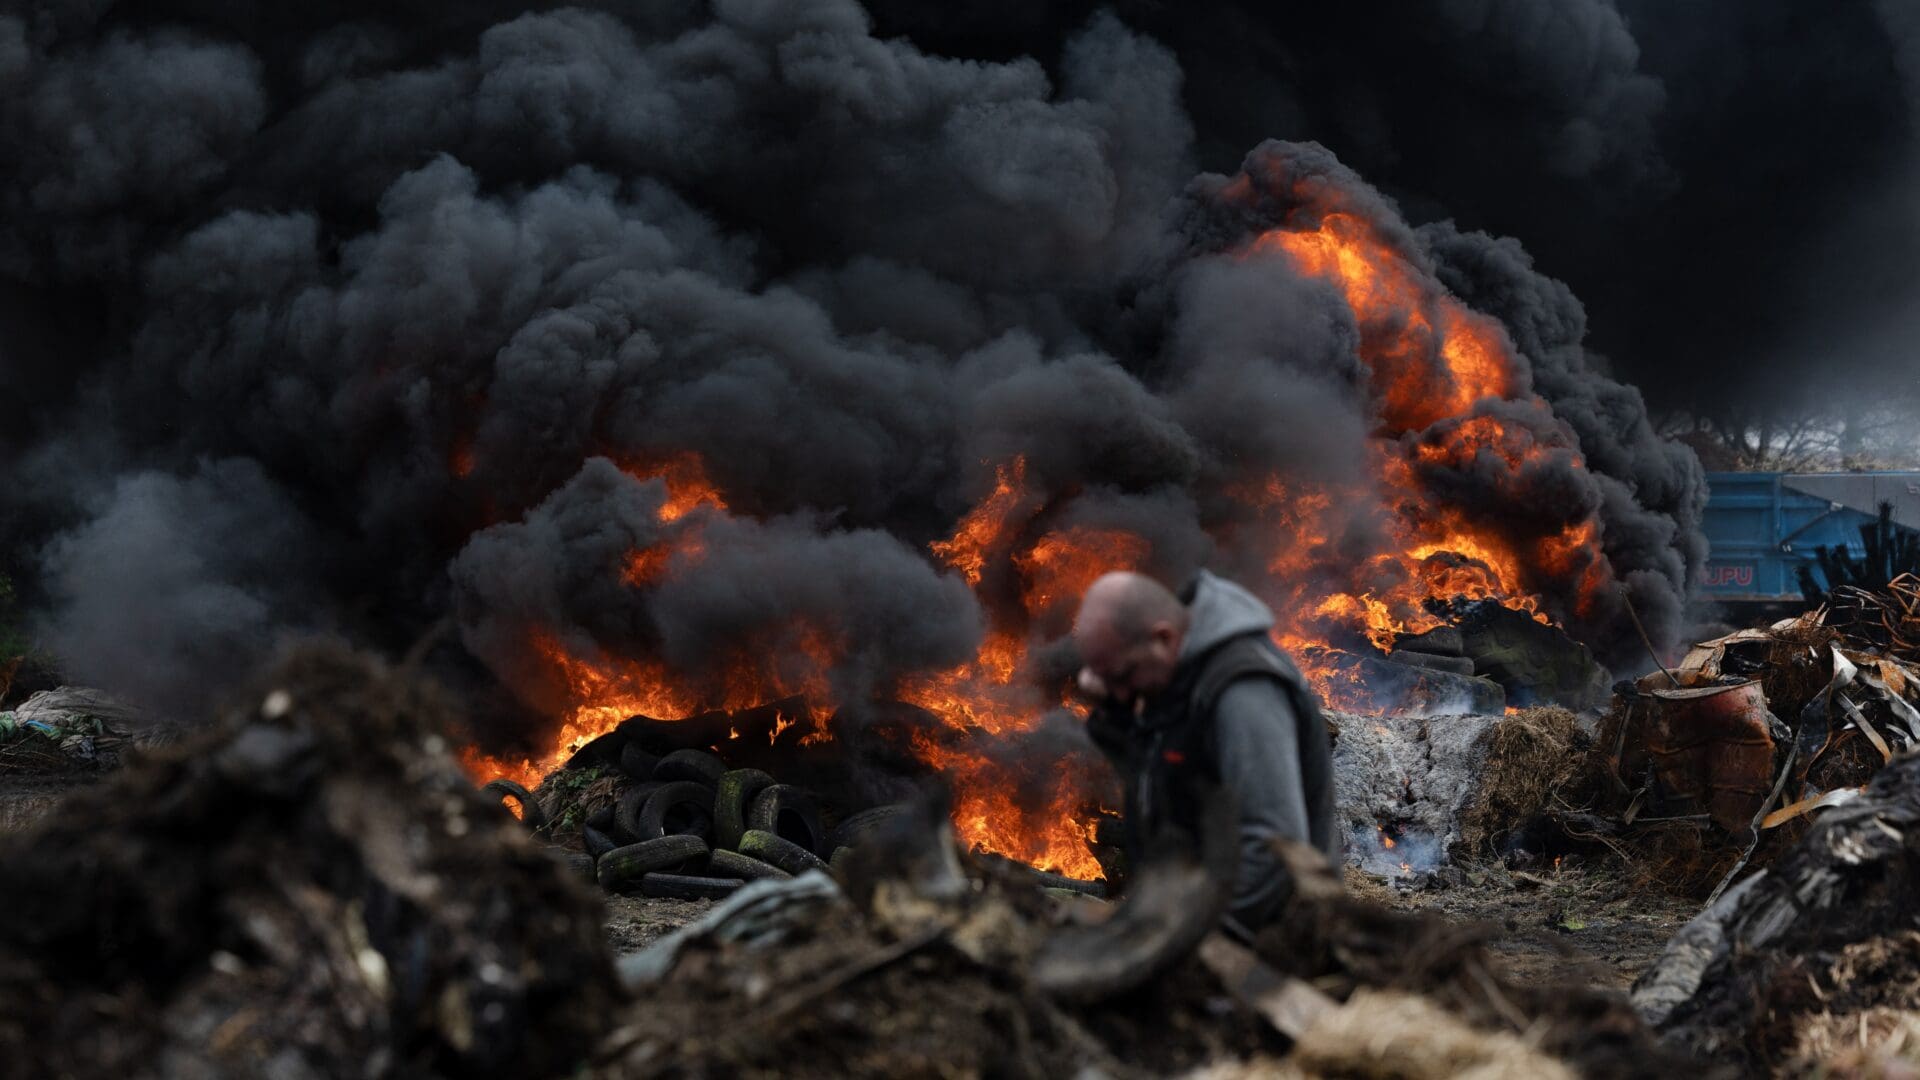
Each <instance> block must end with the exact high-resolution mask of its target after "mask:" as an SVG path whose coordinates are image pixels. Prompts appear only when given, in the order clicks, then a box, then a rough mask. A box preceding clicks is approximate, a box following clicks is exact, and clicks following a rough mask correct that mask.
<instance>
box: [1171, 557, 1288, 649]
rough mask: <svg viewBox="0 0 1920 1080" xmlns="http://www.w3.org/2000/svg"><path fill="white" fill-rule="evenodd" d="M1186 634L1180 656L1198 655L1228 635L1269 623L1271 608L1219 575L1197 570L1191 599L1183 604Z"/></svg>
mask: <svg viewBox="0 0 1920 1080" xmlns="http://www.w3.org/2000/svg"><path fill="white" fill-rule="evenodd" d="M1187 614H1188V620H1187V636H1186V640H1185V641H1183V642H1181V644H1180V659H1181V660H1188V659H1191V658H1192V657H1195V656H1198V655H1200V654H1201V653H1203V652H1206V651H1207V650H1208V649H1211V648H1213V647H1214V646H1215V645H1218V644H1220V643H1221V642H1222V641H1225V640H1227V639H1228V638H1230V637H1237V636H1239V635H1241V634H1245V633H1249V632H1251V631H1262V632H1264V631H1266V630H1268V629H1271V628H1272V626H1273V609H1272V608H1269V607H1268V606H1267V605H1265V604H1263V603H1261V602H1260V600H1259V598H1258V597H1255V596H1254V595H1253V594H1252V593H1250V592H1248V591H1247V590H1245V589H1243V588H1241V587H1240V586H1238V585H1235V584H1234V583H1233V582H1231V581H1228V580H1227V579H1225V578H1223V577H1218V576H1216V575H1214V574H1212V573H1209V572H1208V571H1205V570H1202V571H1200V575H1199V577H1198V578H1196V579H1195V581H1194V591H1193V600H1192V601H1191V602H1189V603H1188V604H1187Z"/></svg>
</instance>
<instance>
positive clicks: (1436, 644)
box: [1393, 626, 1467, 656]
mask: <svg viewBox="0 0 1920 1080" xmlns="http://www.w3.org/2000/svg"><path fill="white" fill-rule="evenodd" d="M1403 649H1404V650H1407V651H1410V652H1421V653H1427V654H1429V655H1433V656H1465V655H1466V654H1467V643H1466V639H1465V638H1463V637H1461V636H1460V631H1459V630H1457V629H1455V628H1454V627H1451V626H1436V627H1434V628H1433V629H1431V630H1426V631H1422V632H1421V633H1418V634H1396V635H1394V638H1393V651H1394V652H1399V651H1401V650H1403Z"/></svg>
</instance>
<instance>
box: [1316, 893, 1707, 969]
mask: <svg viewBox="0 0 1920 1080" xmlns="http://www.w3.org/2000/svg"><path fill="white" fill-rule="evenodd" d="M1442 877H1443V878H1444V881H1445V883H1444V884H1442V883H1440V882H1438V881H1436V882H1433V883H1431V884H1429V885H1427V886H1425V887H1420V888H1403V887H1395V886H1394V885H1393V884H1392V883H1391V882H1389V881H1388V880H1387V879H1384V878H1380V877H1376V876H1374V875H1372V874H1368V873H1365V872H1363V871H1360V870H1357V869H1353V868H1348V870H1347V874H1346V884H1347V889H1348V890H1349V891H1350V892H1352V893H1354V894H1356V895H1358V896H1361V897H1363V898H1365V899H1369V900H1373V901H1376V902H1378V903H1380V904H1383V905H1385V906H1387V907H1392V908H1397V909H1399V910H1402V911H1416V910H1422V909H1425V910H1431V911H1435V912H1438V913H1440V914H1442V915H1444V916H1446V917H1447V918H1448V919H1450V920H1453V921H1456V922H1462V923H1468V922H1484V923H1491V924H1493V926H1494V927H1495V928H1497V929H1498V931H1499V933H1498V934H1497V935H1496V936H1495V937H1493V938H1492V939H1491V940H1490V941H1489V942H1488V947H1489V948H1490V949H1491V950H1492V952H1493V953H1494V955H1495V956H1497V957H1498V958H1499V959H1500V961H1501V962H1502V963H1504V964H1505V965H1506V966H1507V968H1508V970H1510V971H1511V972H1512V973H1513V974H1514V975H1516V976H1521V977H1525V978H1528V979H1533V978H1537V979H1539V980H1540V981H1542V982H1576V983H1581V984H1584V985H1588V986H1594V987H1599V988H1603V989H1610V990H1621V991H1625V990H1626V989H1627V988H1628V987H1629V986H1631V985H1632V983H1633V980H1634V979H1635V978H1636V977H1637V976H1638V975H1639V974H1640V972H1642V971H1644V970H1645V969H1646V968H1647V967H1648V965H1650V964H1652V963H1653V961H1654V960H1655V959H1656V958H1658V957H1659V955H1660V952H1661V950H1662V949H1663V948H1665V947H1666V944H1667V939H1669V938H1671V937H1672V936H1673V934H1674V932H1675V931H1676V930H1678V929H1680V927H1682V926H1684V925H1685V924H1686V922H1687V920H1689V919H1691V918H1693V916H1694V915H1695V914H1696V913H1697V912H1698V911H1699V905H1698V904H1697V903H1696V902H1694V901H1691V900H1685V899H1678V898H1675V897H1672V896H1669V895H1666V894H1664V893H1660V892H1658V891H1657V890H1650V889H1646V888H1644V887H1641V886H1637V885H1634V884H1633V883H1631V882H1630V881H1629V880H1628V879H1626V878H1624V877H1622V876H1620V875H1618V874H1616V873H1612V872H1608V871H1606V870H1592V871H1589V870H1587V869H1584V868H1579V867H1565V868H1563V869H1559V870H1554V869H1545V870H1541V871H1538V872H1530V871H1520V872H1514V871H1509V870H1507V869H1506V868H1505V867H1502V866H1497V865H1496V866H1470V867H1458V868H1454V869H1451V870H1448V871H1446V872H1444V874H1443V875H1442Z"/></svg>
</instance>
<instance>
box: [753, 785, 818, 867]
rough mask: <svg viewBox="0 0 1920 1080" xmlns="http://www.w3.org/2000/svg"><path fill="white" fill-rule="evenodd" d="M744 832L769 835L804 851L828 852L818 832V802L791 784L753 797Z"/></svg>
mask: <svg viewBox="0 0 1920 1080" xmlns="http://www.w3.org/2000/svg"><path fill="white" fill-rule="evenodd" d="M747 828H749V829H759V830H760V831H761V832H769V833H772V834H773V835H775V836H778V837H780V838H781V839H783V840H786V841H787V842H789V843H791V844H794V845H796V846H798V847H799V848H801V849H802V850H804V851H808V852H816V851H825V850H831V849H829V848H828V847H827V846H826V843H827V835H826V833H825V832H824V831H823V830H822V829H821V828H820V803H819V801H818V800H816V799H815V798H814V797H813V795H812V794H810V793H809V792H807V791H806V790H805V789H804V788H797V787H794V786H793V785H792V784H775V785H773V786H772V787H770V788H768V789H766V790H765V791H762V792H761V793H760V794H759V795H756V796H754V800H753V805H752V806H750V807H748V808H747ZM742 850H745V849H744V848H743V849H742Z"/></svg>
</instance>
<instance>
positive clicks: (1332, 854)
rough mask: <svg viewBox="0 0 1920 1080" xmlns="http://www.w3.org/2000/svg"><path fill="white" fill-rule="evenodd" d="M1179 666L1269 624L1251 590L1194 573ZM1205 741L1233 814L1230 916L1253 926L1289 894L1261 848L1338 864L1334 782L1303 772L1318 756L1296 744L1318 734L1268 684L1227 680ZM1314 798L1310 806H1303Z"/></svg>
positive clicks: (1277, 865) (1269, 615) (1274, 861)
mask: <svg viewBox="0 0 1920 1080" xmlns="http://www.w3.org/2000/svg"><path fill="white" fill-rule="evenodd" d="M1187 611H1188V615H1189V620H1188V623H1187V634H1186V639H1185V640H1184V641H1183V642H1182V643H1181V646H1180V659H1181V660H1182V661H1183V662H1184V661H1187V660H1190V659H1192V658H1194V657H1197V656H1199V655H1200V654H1201V653H1204V652H1206V651H1207V650H1208V649H1211V648H1212V647H1214V646H1215V645H1218V644H1219V643H1220V642H1222V641H1225V640H1226V639H1228V638H1231V637H1236V636H1238V635H1241V634H1246V633H1250V632H1259V633H1263V634H1264V633H1266V632H1267V631H1268V630H1270V629H1272V627H1273V611H1272V610H1271V609H1270V608H1268V607H1267V605H1265V604H1263V603H1261V602H1260V601H1259V599H1258V598H1256V597H1255V596H1254V595H1253V594H1252V593H1250V592H1248V591H1247V590H1245V589H1243V588H1241V587H1240V586H1238V585H1235V584H1234V583H1232V582H1230V581H1227V580H1226V579H1224V578H1220V577H1216V576H1215V575H1213V574H1210V573H1208V572H1206V571H1205V570H1202V571H1201V572H1200V574H1199V578H1198V580H1197V582H1196V587H1195V590H1194V595H1193V601H1192V603H1190V604H1189V605H1188V606H1187ZM1213 723H1214V738H1215V740H1216V741H1215V745H1216V747H1217V749H1218V752H1219V759H1220V760H1219V767H1220V778H1221V780H1222V781H1223V782H1224V783H1225V784H1226V786H1227V788H1228V789H1229V790H1230V791H1232V792H1233V794H1234V797H1235V798H1236V799H1237V800H1238V802H1239V807H1240V872H1239V874H1238V876H1237V878H1236V880H1235V884H1234V895H1233V901H1232V903H1231V905H1230V908H1229V912H1230V914H1232V915H1234V916H1235V917H1237V918H1239V919H1240V921H1241V922H1243V923H1245V924H1247V925H1249V926H1253V927H1258V926H1259V925H1261V924H1263V923H1265V922H1267V921H1268V920H1269V919H1270V918H1271V917H1272V916H1273V914H1274V909H1275V908H1276V907H1278V905H1279V904H1280V903H1281V902H1282V901H1284V900H1285V899H1286V897H1287V895H1288V894H1289V892H1290V883H1289V882H1288V879H1287V873H1286V870H1285V868H1284V866H1283V865H1282V864H1281V862H1280V860H1279V858H1278V856H1276V855H1275V854H1274V852H1273V848H1272V845H1271V844H1270V843H1269V841H1270V840H1271V839H1272V838H1273V837H1276V836H1284V837H1286V838H1287V839H1289V840H1297V841H1300V842H1301V843H1304V844H1310V845H1312V846H1313V847H1315V848H1318V849H1319V850H1320V851H1321V852H1322V853H1323V854H1325V855H1326V856H1327V858H1328V859H1329V860H1331V861H1333V862H1335V864H1336V865H1337V864H1338V861H1339V858H1340V843H1339V839H1338V833H1337V831H1336V829H1335V827H1334V809H1333V785H1332V778H1331V777H1329V776H1324V775H1321V776H1314V777H1308V776H1306V775H1305V774H1304V772H1303V769H1304V768H1308V767H1312V768H1315V769H1316V770H1317V769H1319V768H1321V767H1322V766H1320V765H1318V764H1308V765H1303V762H1308V763H1318V762H1324V761H1325V760H1326V755H1325V754H1324V753H1319V754H1312V753H1309V754H1303V753H1302V751H1301V745H1300V742H1301V739H1302V738H1318V739H1325V738H1326V735H1325V729H1324V728H1321V729H1320V730H1318V731H1309V732H1305V733H1303V732H1302V731H1301V730H1300V717H1299V715H1298V714H1297V713H1296V711H1295V710H1294V707H1293V703H1292V701H1291V700H1289V698H1288V695H1287V692H1286V691H1285V690H1284V689H1283V688H1282V687H1281V686H1280V685H1279V684H1278V683H1276V682H1275V681H1274V680H1273V679H1271V678H1264V677H1261V678H1244V679H1239V680H1236V681H1235V682H1233V683H1230V684H1229V685H1228V686H1227V688H1226V690H1225V691H1223V692H1222V693H1221V695H1220V698H1219V701H1218V704H1216V705H1215V706H1214V715H1213ZM1309 792H1317V793H1318V798H1317V799H1315V801H1316V802H1317V803H1318V804H1319V805H1311V806H1310V805H1308V799H1309Z"/></svg>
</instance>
